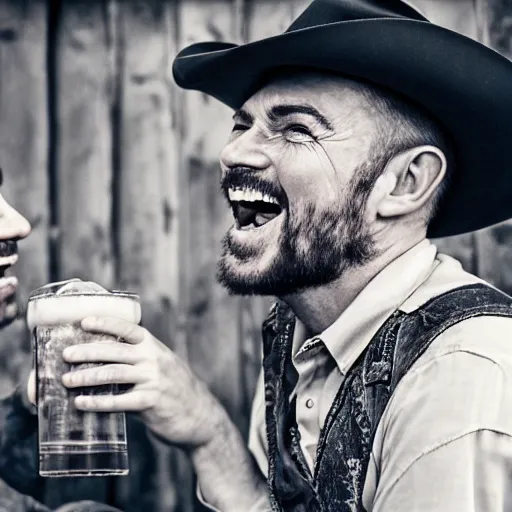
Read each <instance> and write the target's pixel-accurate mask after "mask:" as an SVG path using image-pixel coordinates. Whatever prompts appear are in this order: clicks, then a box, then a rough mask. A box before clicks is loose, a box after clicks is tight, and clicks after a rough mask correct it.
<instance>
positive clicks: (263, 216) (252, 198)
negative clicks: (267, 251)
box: [228, 187, 283, 231]
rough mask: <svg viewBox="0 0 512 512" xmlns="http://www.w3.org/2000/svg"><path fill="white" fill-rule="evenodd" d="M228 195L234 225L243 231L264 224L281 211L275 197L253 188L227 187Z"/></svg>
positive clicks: (281, 208)
mask: <svg viewBox="0 0 512 512" xmlns="http://www.w3.org/2000/svg"><path fill="white" fill-rule="evenodd" d="M228 197H229V202H230V204H231V208H232V209H233V216H234V217H235V221H236V226H237V228H238V229H241V230H244V231H245V230H249V229H258V228H260V227H261V226H264V225H265V224H267V223H268V222H270V221H272V220H274V219H275V218H276V217H278V216H279V215H280V214H281V213H282V211H283V206H281V204H280V202H279V200H278V199H277V197H274V196H272V195H269V194H265V193H263V192H261V191H260V190H257V189H255V188H249V187H243V188H238V187H237V188H229V189H228Z"/></svg>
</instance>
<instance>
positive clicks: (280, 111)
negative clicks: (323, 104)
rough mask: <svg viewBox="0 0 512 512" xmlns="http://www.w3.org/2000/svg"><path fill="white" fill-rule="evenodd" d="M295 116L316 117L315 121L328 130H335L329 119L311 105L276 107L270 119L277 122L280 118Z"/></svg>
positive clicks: (269, 114) (273, 108) (270, 112)
mask: <svg viewBox="0 0 512 512" xmlns="http://www.w3.org/2000/svg"><path fill="white" fill-rule="evenodd" d="M293 114H304V115H307V116H311V117H314V118H315V120H316V121H317V122H318V123H319V124H321V125H322V126H323V127H324V128H325V129H327V130H333V126H332V124H331V123H330V122H329V121H328V120H327V118H326V117H325V116H324V115H323V114H322V113H320V112H319V111H318V110H317V109H316V108H315V107H312V106H311V105H304V104H298V105H294V104H284V105H275V106H274V107H272V108H271V109H270V110H269V112H268V117H269V118H270V119H271V120H272V121H277V120H278V119H279V118H280V117H286V116H291V115H293Z"/></svg>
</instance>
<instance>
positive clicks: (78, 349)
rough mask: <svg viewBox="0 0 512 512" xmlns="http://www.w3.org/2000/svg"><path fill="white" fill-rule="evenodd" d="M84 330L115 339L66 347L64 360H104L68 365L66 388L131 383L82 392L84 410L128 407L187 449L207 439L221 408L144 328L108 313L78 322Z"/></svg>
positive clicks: (78, 400) (78, 399)
mask: <svg viewBox="0 0 512 512" xmlns="http://www.w3.org/2000/svg"><path fill="white" fill-rule="evenodd" d="M82 328H83V329H84V330H86V331H89V332H93V333H101V334H110V335H112V336H116V337H118V338H119V339H120V340H122V341H121V342H119V343H94V342H93V343H85V344H82V345H74V346H72V347H67V348H66V349H65V350H64V351H63V358H64V360H65V361H67V362H69V363H72V364H80V363H95V362H97V363H104V364H102V365H100V366H96V367H93V368H86V369H78V370H73V371H71V372H68V373H66V374H65V375H63V377H62V382H63V384H64V385H65V386H66V387H68V388H77V387H83V386H86V387H88V386H98V385H105V384H128V385H130V384H131V385H133V387H132V388H131V389H129V390H128V391H126V392H124V393H122V394H119V395H93V396H89V395H81V396H78V397H76V399H75V406H76V407H77V409H80V410H83V411H99V412H101V411H108V412H112V411H133V412H138V413H140V415H141V417H142V419H143V421H144V422H145V423H146V425H147V426H148V427H149V428H150V429H151V430H152V431H153V432H155V433H156V434H158V435H159V436H161V437H163V438H164V439H166V440H168V441H170V442H172V443H176V444H179V445H184V446H187V447H189V448H191V449H193V448H195V447H198V446H201V445H204V444H206V443H208V442H209V441H211V440H212V439H213V438H214V437H215V436H216V434H217V431H216V429H217V428H218V425H219V424H221V423H222V422H224V421H225V412H224V409H223V408H222V407H221V405H220V404H219V403H218V402H217V400H216V399H215V398H214V397H213V395H212V394H211V393H210V391H209V390H208V389H207V387H206V385H204V384H203V383H202V382H201V381H200V380H199V379H198V378H197V377H196V376H195V375H194V374H193V373H192V372H191V370H190V369H189V368H188V366H187V365H186V364H185V363H184V362H183V361H182V360H181V359H179V358H178V357H177V356H176V355H175V354H174V353H173V352H172V351H171V350H170V349H169V348H167V347H166V346H165V345H164V344H163V343H161V342H160V341H158V340H157V339H156V338H155V337H154V336H152V335H151V334H150V333H149V332H148V331H147V330H146V329H145V328H143V327H141V326H139V325H136V324H133V323H131V322H127V321H125V320H120V319H118V318H109V317H102V318H98V317H89V318H85V319H84V320H83V321H82Z"/></svg>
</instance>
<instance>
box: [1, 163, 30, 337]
mask: <svg viewBox="0 0 512 512" xmlns="http://www.w3.org/2000/svg"><path fill="white" fill-rule="evenodd" d="M2 181H3V176H2V171H1V169H0V185H1V184H2ZM29 233H30V224H29V222H28V221H27V219H25V217H23V216H22V215H21V214H20V213H19V212H18V211H16V210H15V209H14V208H13V207H12V206H11V205H10V204H9V203H8V202H7V201H6V200H5V199H4V197H3V196H2V195H1V194H0V327H4V326H6V325H7V324H9V323H11V322H12V321H13V320H14V319H15V318H16V314H17V307H16V303H15V294H16V289H17V286H18V280H17V279H16V277H15V276H14V275H13V274H12V273H11V272H8V271H9V268H10V267H11V266H12V265H14V264H15V263H16V262H17V261H18V248H17V240H19V239H21V238H25V237H26V236H27V235H28V234H29ZM6 272H8V273H9V274H10V275H9V276H6Z"/></svg>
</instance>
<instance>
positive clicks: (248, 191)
mask: <svg viewBox="0 0 512 512" xmlns="http://www.w3.org/2000/svg"><path fill="white" fill-rule="evenodd" d="M228 194H229V200H230V201H264V202H266V203H273V204H279V202H278V201H277V199H276V198H275V197H272V196H269V195H267V194H262V193H261V192H260V191H259V190H255V189H253V188H243V189H242V188H230V189H229V191H228Z"/></svg>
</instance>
